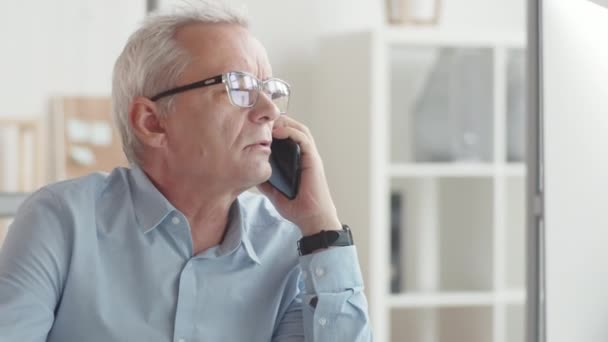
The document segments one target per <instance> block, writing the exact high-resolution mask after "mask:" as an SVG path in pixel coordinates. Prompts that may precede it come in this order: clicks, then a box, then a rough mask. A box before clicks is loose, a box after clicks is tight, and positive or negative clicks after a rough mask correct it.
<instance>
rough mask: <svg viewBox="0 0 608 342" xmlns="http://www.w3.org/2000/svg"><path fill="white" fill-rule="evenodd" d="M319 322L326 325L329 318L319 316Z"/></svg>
mask: <svg viewBox="0 0 608 342" xmlns="http://www.w3.org/2000/svg"><path fill="white" fill-rule="evenodd" d="M319 324H321V326H325V324H327V320H326V319H325V318H323V317H321V318H319Z"/></svg>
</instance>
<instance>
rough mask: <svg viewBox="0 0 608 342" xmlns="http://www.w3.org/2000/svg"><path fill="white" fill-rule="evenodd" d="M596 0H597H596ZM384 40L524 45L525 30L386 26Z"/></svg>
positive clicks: (442, 43) (436, 43)
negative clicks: (456, 30)
mask: <svg viewBox="0 0 608 342" xmlns="http://www.w3.org/2000/svg"><path fill="white" fill-rule="evenodd" d="M596 1H598V0H596ZM383 33H384V37H385V41H386V42H387V43H389V44H395V45H398V44H408V45H420V46H437V45H441V46H458V47H467V46H468V47H486V46H487V47H491V46H498V45H500V46H506V47H525V46H526V33H525V32H519V33H514V32H491V31H483V30H479V31H469V32H464V31H461V32H454V31H451V30H444V29H440V28H432V27H431V28H426V27H425V28H410V27H398V26H393V27H387V28H385V29H384V30H383Z"/></svg>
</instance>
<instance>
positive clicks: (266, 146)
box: [246, 140, 272, 152]
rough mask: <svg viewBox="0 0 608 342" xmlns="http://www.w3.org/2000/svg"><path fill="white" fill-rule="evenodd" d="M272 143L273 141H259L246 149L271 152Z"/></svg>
mask: <svg viewBox="0 0 608 342" xmlns="http://www.w3.org/2000/svg"><path fill="white" fill-rule="evenodd" d="M271 143H272V140H259V141H257V142H255V143H253V144H250V145H247V147H246V148H248V149H260V150H264V151H268V152H270V144H271Z"/></svg>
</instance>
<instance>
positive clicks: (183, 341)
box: [177, 338, 186, 342]
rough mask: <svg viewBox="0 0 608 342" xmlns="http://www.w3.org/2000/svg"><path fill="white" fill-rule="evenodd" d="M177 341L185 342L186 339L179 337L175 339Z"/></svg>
mask: <svg viewBox="0 0 608 342" xmlns="http://www.w3.org/2000/svg"><path fill="white" fill-rule="evenodd" d="M177 342H186V340H185V339H183V338H180V339H179V340H177Z"/></svg>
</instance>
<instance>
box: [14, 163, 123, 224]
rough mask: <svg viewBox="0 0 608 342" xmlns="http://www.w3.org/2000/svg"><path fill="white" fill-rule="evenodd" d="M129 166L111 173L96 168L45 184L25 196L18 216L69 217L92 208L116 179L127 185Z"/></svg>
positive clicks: (65, 218)
mask: <svg viewBox="0 0 608 342" xmlns="http://www.w3.org/2000/svg"><path fill="white" fill-rule="evenodd" d="M127 170H128V169H124V168H117V169H114V170H113V171H112V172H111V173H110V174H107V173H103V172H95V173H91V174H89V175H86V176H82V177H78V178H74V179H69V180H64V181H59V182H55V183H51V184H48V185H46V186H43V187H42V188H40V189H39V190H37V191H36V192H34V193H32V194H31V195H30V196H28V198H26V200H25V201H24V202H23V204H22V205H21V206H20V208H19V211H18V212H17V216H23V215H33V214H34V215H35V214H40V215H43V216H47V215H53V216H59V217H60V218H61V219H62V220H68V219H70V217H72V216H74V215H82V214H85V213H88V212H93V211H94V210H95V205H96V203H97V200H98V199H99V197H100V196H101V194H103V193H104V192H105V191H107V190H108V189H109V188H111V187H112V185H113V184H114V183H116V182H117V181H118V182H122V183H123V185H124V181H126V178H125V175H126V174H127V172H128V171H127Z"/></svg>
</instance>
